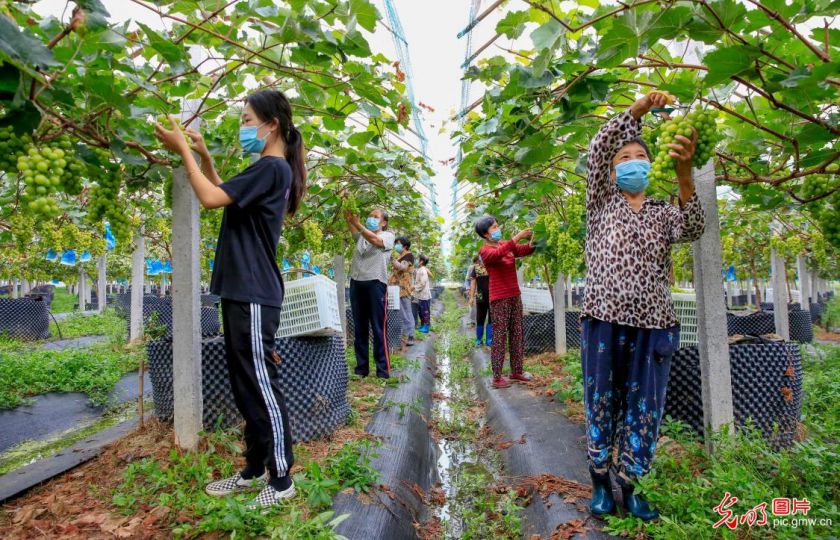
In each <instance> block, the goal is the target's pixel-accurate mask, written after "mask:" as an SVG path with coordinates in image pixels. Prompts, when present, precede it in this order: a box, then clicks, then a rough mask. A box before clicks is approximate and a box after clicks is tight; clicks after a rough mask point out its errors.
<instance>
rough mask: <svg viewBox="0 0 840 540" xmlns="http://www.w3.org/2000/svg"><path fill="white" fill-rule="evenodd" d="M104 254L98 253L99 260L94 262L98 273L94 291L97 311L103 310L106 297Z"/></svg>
mask: <svg viewBox="0 0 840 540" xmlns="http://www.w3.org/2000/svg"><path fill="white" fill-rule="evenodd" d="M105 257H106V255H104V254H103V255H100V256H99V260H98V261H97V262H96V267H97V270H98V273H99V280H98V287H97V291H96V298H97V306H96V307H97V308H98V310H99V313H102V312H103V311H105V305H106V304H107V299H108V289H107V282H106V280H105V268H106V261H105Z"/></svg>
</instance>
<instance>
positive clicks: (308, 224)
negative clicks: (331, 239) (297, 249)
mask: <svg viewBox="0 0 840 540" xmlns="http://www.w3.org/2000/svg"><path fill="white" fill-rule="evenodd" d="M303 239H304V242H305V243H306V248H307V249H309V251H311V252H312V253H320V251H321V241H322V240H323V239H324V233H323V231H321V228H320V227H319V226H318V224H317V223H315V221H313V220H311V219H307V220H306V221H304V222H303Z"/></svg>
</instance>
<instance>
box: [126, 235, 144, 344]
mask: <svg viewBox="0 0 840 540" xmlns="http://www.w3.org/2000/svg"><path fill="white" fill-rule="evenodd" d="M145 242H146V240H145V239H144V238H143V227H140V230H139V231H137V232H136V233H135V234H134V252H132V254H131V315H130V317H129V318H130V320H131V326H130V327H129V332H128V340H129V341H131V342H134V341H137V340H138V339H141V338H142V337H143V278H144V276H145V274H146V256H145Z"/></svg>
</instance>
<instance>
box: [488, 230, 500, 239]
mask: <svg viewBox="0 0 840 540" xmlns="http://www.w3.org/2000/svg"><path fill="white" fill-rule="evenodd" d="M501 239H502V229H496V230H495V231H493V232H491V233H490V240H492V241H494V242H498V241H499V240H501Z"/></svg>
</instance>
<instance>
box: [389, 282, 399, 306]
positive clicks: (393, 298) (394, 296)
mask: <svg viewBox="0 0 840 540" xmlns="http://www.w3.org/2000/svg"><path fill="white" fill-rule="evenodd" d="M388 309H400V286H399V285H388Z"/></svg>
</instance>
